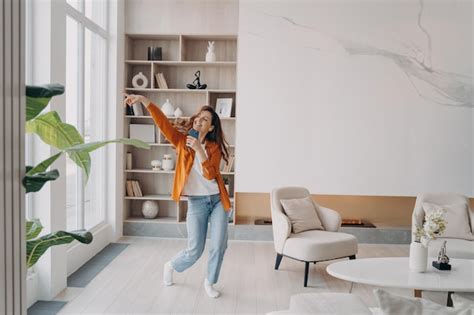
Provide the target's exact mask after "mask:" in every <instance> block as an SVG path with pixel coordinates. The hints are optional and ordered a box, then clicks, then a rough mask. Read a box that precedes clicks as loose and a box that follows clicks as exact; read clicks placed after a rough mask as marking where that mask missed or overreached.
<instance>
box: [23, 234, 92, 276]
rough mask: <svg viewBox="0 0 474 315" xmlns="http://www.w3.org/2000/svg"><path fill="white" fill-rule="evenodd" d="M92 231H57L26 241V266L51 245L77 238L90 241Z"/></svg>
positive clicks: (61, 243)
mask: <svg viewBox="0 0 474 315" xmlns="http://www.w3.org/2000/svg"><path fill="white" fill-rule="evenodd" d="M92 239H93V237H92V233H90V232H88V231H86V230H78V231H73V232H66V231H57V232H54V233H50V234H46V235H43V236H41V237H40V238H37V239H34V240H28V241H26V258H27V267H28V268H30V267H32V266H33V265H34V264H36V262H37V261H38V259H40V257H41V256H42V255H43V254H44V253H45V252H46V251H47V250H48V248H50V247H51V246H57V245H63V244H69V243H71V242H72V241H74V240H77V241H79V242H81V243H84V244H89V243H91V242H92Z"/></svg>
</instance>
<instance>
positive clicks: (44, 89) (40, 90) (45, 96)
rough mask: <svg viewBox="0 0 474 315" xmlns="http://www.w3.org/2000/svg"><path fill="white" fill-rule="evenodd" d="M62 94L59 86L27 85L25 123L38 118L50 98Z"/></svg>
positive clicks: (62, 89) (61, 88)
mask: <svg viewBox="0 0 474 315" xmlns="http://www.w3.org/2000/svg"><path fill="white" fill-rule="evenodd" d="M63 93H64V87H63V86H62V85H60V84H47V85H38V86H34V85H27V86H26V121H29V120H31V119H33V118H35V117H36V116H38V114H39V113H41V111H43V109H44V108H45V107H46V106H48V104H49V102H50V100H51V98H52V97H53V96H55V95H60V94H63Z"/></svg>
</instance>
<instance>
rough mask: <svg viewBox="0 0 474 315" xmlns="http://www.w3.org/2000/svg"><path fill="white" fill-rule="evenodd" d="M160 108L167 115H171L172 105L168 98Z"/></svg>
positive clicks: (172, 113) (172, 111)
mask: <svg viewBox="0 0 474 315" xmlns="http://www.w3.org/2000/svg"><path fill="white" fill-rule="evenodd" d="M161 110H162V111H163V113H164V114H165V115H166V116H168V117H173V115H174V107H173V105H171V103H170V100H169V99H166V102H165V103H164V104H163V106H161Z"/></svg>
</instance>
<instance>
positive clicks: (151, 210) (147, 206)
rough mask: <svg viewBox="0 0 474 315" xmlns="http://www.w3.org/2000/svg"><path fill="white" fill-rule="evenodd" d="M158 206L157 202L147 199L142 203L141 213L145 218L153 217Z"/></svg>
mask: <svg viewBox="0 0 474 315" xmlns="http://www.w3.org/2000/svg"><path fill="white" fill-rule="evenodd" d="M159 210H160V208H159V207H158V202H156V201H153V200H147V201H145V202H144V203H143V205H142V214H143V216H144V217H145V218H147V219H154V218H156V216H157V215H158V212H159Z"/></svg>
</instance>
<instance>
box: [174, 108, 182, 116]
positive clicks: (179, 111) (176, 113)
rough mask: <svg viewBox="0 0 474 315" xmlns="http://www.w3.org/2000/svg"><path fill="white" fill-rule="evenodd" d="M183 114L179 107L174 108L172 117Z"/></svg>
mask: <svg viewBox="0 0 474 315" xmlns="http://www.w3.org/2000/svg"><path fill="white" fill-rule="evenodd" d="M183 114H184V113H183V111H182V110H181V108H179V107H178V108H176V110H175V111H174V117H176V118H179V117H181V116H183Z"/></svg>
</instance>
